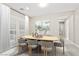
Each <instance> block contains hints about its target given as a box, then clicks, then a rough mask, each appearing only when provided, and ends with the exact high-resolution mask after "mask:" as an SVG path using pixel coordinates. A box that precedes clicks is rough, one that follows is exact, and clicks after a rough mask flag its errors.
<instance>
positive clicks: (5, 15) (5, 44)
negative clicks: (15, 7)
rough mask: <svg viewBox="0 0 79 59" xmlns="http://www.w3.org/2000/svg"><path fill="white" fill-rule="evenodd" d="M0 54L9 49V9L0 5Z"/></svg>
mask: <svg viewBox="0 0 79 59" xmlns="http://www.w3.org/2000/svg"><path fill="white" fill-rule="evenodd" d="M0 8H1V9H0V12H1V15H0V17H1V18H0V21H1V23H0V24H1V27H0V32H1V33H0V34H1V35H0V36H1V37H0V44H1V46H0V47H1V49H0V52H2V51H5V50H7V49H8V48H9V20H10V8H8V7H7V6H5V5H2V4H0Z"/></svg>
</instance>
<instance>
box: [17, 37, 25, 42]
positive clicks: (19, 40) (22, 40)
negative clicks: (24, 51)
mask: <svg viewBox="0 0 79 59" xmlns="http://www.w3.org/2000/svg"><path fill="white" fill-rule="evenodd" d="M18 43H26V42H25V40H24V39H23V38H20V39H18Z"/></svg>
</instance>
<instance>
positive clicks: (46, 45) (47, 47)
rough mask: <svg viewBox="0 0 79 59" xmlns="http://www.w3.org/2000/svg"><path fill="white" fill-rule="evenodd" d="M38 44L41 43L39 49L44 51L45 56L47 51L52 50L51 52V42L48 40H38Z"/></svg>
mask: <svg viewBox="0 0 79 59" xmlns="http://www.w3.org/2000/svg"><path fill="white" fill-rule="evenodd" d="M38 44H39V45H41V49H42V51H43V52H44V56H47V54H48V52H50V51H52V53H53V46H54V44H53V42H50V41H39V42H38Z"/></svg>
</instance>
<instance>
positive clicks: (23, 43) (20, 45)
mask: <svg viewBox="0 0 79 59" xmlns="http://www.w3.org/2000/svg"><path fill="white" fill-rule="evenodd" d="M26 47H27V40H25V39H23V38H19V39H18V53H20V52H23V48H26Z"/></svg>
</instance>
